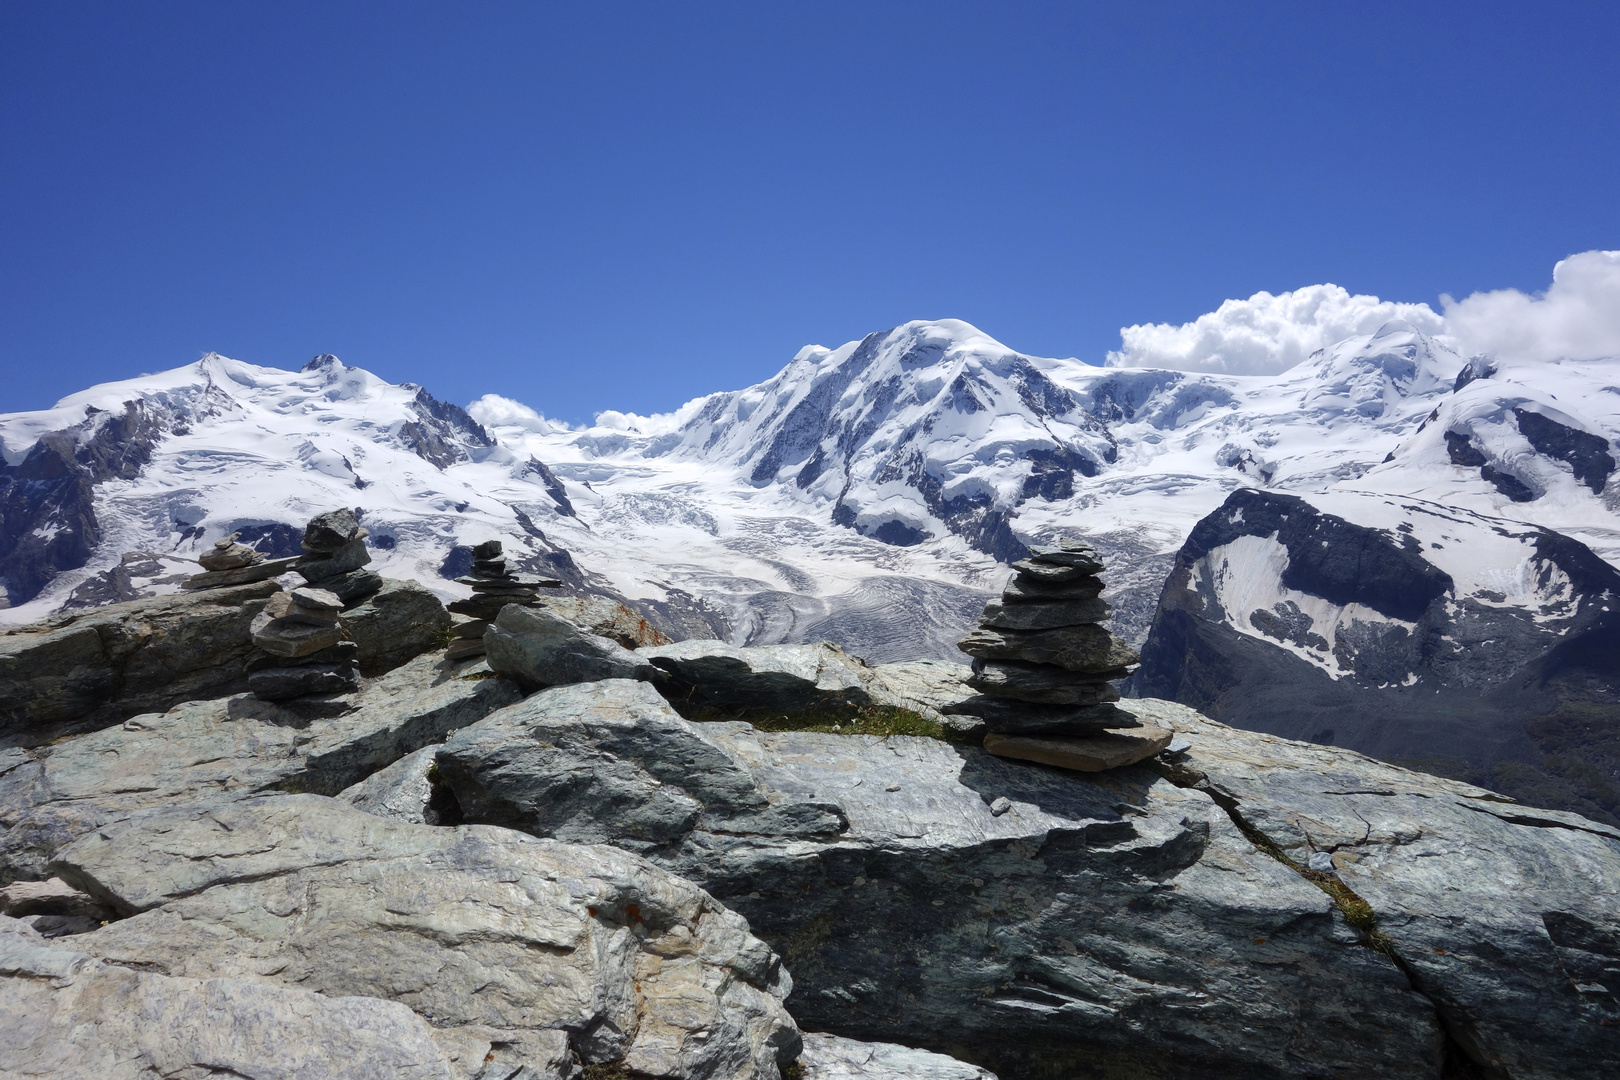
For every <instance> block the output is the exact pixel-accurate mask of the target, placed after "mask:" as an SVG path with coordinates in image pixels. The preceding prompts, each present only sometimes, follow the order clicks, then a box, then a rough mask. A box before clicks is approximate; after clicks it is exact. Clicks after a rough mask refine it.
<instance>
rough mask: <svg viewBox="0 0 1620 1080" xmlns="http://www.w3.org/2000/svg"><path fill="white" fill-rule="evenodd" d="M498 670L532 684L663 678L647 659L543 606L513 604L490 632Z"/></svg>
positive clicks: (488, 646)
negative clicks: (530, 606)
mask: <svg viewBox="0 0 1620 1080" xmlns="http://www.w3.org/2000/svg"><path fill="white" fill-rule="evenodd" d="M484 651H485V654H486V655H487V656H488V658H489V666H490V669H491V670H493V671H498V672H500V673H501V674H502V675H506V676H508V677H510V678H513V679H516V680H517V681H518V682H520V683H522V684H523V685H524V686H526V687H530V688H537V687H542V686H562V685H566V684H569V683H580V682H591V681H594V680H598V679H646V680H656V679H661V678H662V675H661V673H660V672H659V671H658V669H657V668H655V667H654V666H653V665H652V664H650V663H648V662H647V659H646V658H645V657H643V656H641V655H640V654H638V653H633V652H631V651H630V650H629V649H626V648H625V647H624V646H623V645H620V644H619V643H618V642H616V641H611V640H609V639H608V638H605V637H602V636H601V635H599V634H593V633H591V632H590V631H589V630H586V629H585V628H584V627H581V626H576V625H575V624H573V623H571V622H569V621H568V620H567V619H564V618H563V617H561V616H560V615H556V614H553V613H552V612H550V611H547V610H545V609H543V608H527V607H521V606H519V605H517V604H508V605H506V606H505V607H503V608H502V609H501V611H500V614H499V616H497V617H496V619H495V622H494V625H493V626H491V627H490V628H489V629H488V630H486V631H485V632H484Z"/></svg>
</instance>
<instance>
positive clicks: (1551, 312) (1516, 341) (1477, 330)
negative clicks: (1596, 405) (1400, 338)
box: [1440, 251, 1620, 360]
mask: <svg viewBox="0 0 1620 1080" xmlns="http://www.w3.org/2000/svg"><path fill="white" fill-rule="evenodd" d="M1440 302H1441V305H1442V306H1443V307H1444V308H1445V313H1446V328H1447V330H1448V331H1449V332H1450V333H1451V334H1452V335H1453V336H1455V337H1456V338H1457V341H1458V344H1460V345H1461V346H1462V347H1463V349H1464V350H1465V351H1467V352H1471V353H1478V352H1484V353H1492V354H1494V355H1497V356H1505V357H1510V358H1513V359H1520V360H1557V359H1565V360H1596V359H1598V358H1600V357H1607V356H1620V251H1583V252H1581V253H1580V254H1579V255H1571V256H1570V257H1569V258H1567V259H1564V260H1563V261H1561V262H1560V263H1559V264H1558V265H1557V266H1555V267H1553V280H1552V285H1551V286H1549V287H1548V289H1547V291H1546V292H1544V293H1536V294H1535V295H1534V296H1531V295H1527V294H1525V293H1522V292H1520V291H1519V290H1518V289H1494V290H1492V291H1491V292H1481V293H1474V294H1473V295H1472V296H1469V297H1465V298H1464V299H1462V300H1453V299H1452V298H1451V297H1449V296H1442V297H1441V298H1440Z"/></svg>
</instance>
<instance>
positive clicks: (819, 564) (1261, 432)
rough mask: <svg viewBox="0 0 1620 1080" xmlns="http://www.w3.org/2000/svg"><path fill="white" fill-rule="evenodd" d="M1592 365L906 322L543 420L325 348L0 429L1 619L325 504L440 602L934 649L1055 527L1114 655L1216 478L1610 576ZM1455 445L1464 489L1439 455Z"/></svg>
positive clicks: (1434, 346)
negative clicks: (1375, 504)
mask: <svg viewBox="0 0 1620 1080" xmlns="http://www.w3.org/2000/svg"><path fill="white" fill-rule="evenodd" d="M1615 369H1616V365H1615V363H1613V362H1608V363H1591V364H1584V365H1539V366H1538V367H1537V368H1536V369H1535V370H1530V369H1527V368H1515V367H1513V366H1511V365H1503V364H1494V365H1493V364H1492V363H1491V362H1489V361H1487V360H1484V359H1475V360H1470V359H1468V358H1465V357H1463V356H1461V355H1459V354H1458V353H1456V352H1455V351H1454V350H1452V349H1451V348H1450V346H1449V345H1448V344H1447V343H1446V342H1445V341H1443V340H1441V339H1436V338H1432V337H1428V336H1425V335H1423V334H1421V333H1418V332H1417V331H1416V330H1414V329H1413V328H1412V327H1410V326H1407V325H1405V324H1401V323H1390V324H1387V325H1385V326H1384V327H1383V328H1382V329H1380V330H1379V331H1378V332H1377V333H1375V334H1372V335H1368V336H1364V337H1357V338H1351V339H1348V340H1346V341H1344V342H1341V343H1339V344H1337V345H1335V346H1333V347H1331V348H1329V349H1325V350H1322V351H1320V352H1318V353H1316V354H1314V355H1313V356H1311V357H1310V358H1308V359H1307V360H1306V361H1305V362H1303V363H1301V364H1299V365H1297V366H1296V367H1295V368H1294V369H1292V370H1290V371H1288V372H1286V373H1284V374H1283V375H1281V376H1276V377H1240V376H1226V375H1201V374H1189V373H1183V372H1175V371H1165V370H1152V369H1109V368H1098V367H1094V366H1091V365H1087V364H1083V363H1080V362H1079V361H1076V360H1062V359H1047V358H1040V357H1031V356H1026V355H1023V354H1020V353H1018V352H1016V351H1014V350H1012V349H1009V348H1007V347H1006V346H1004V345H1001V344H1000V343H998V342H996V341H995V340H993V339H992V338H990V337H988V336H987V335H985V334H983V333H981V332H979V331H978V330H976V329H974V328H973V327H971V326H968V325H967V324H965V323H961V322H954V321H940V322H915V323H908V324H906V325H904V326H900V327H897V328H895V329H894V330H891V331H888V332H886V333H880V334H873V335H869V336H868V337H866V338H864V339H862V340H861V341H858V342H850V343H849V344H846V345H844V346H842V347H840V348H838V349H830V350H829V349H824V348H820V347H810V348H806V349H805V350H803V351H801V352H800V353H799V355H798V356H797V357H795V358H794V359H793V360H792V361H791V362H790V363H789V364H788V365H787V366H786V367H784V368H783V369H782V370H781V371H780V372H778V373H777V374H776V375H775V376H773V377H772V378H771V379H769V380H767V381H765V382H763V383H760V384H758V385H756V386H753V387H749V388H747V389H744V390H739V391H734V392H728V393H721V394H714V395H710V396H708V397H705V398H699V399H697V400H694V401H692V402H689V403H688V404H687V405H685V406H683V407H682V408H681V409H679V410H677V411H676V412H674V413H671V414H666V415H663V416H659V417H652V418H633V417H632V418H625V417H621V416H618V415H617V414H613V415H605V416H604V417H603V421H604V422H602V423H600V424H598V425H596V426H592V427H590V428H586V429H573V428H569V427H567V426H566V425H560V424H555V423H551V422H548V421H545V420H543V419H542V418H541V417H540V416H539V414H537V413H534V412H532V411H530V410H527V409H525V408H523V407H521V406H518V405H516V403H512V402H501V401H498V400H495V399H486V400H484V401H481V402H475V403H473V404H472V405H471V406H469V407H468V411H467V412H465V413H464V412H462V411H461V410H460V409H457V408H455V407H454V406H448V405H445V404H443V403H440V402H438V401H436V400H434V399H433V398H432V397H431V396H430V395H428V393H427V391H425V390H423V389H421V388H417V387H411V386H404V387H396V386H390V385H389V384H386V383H384V382H382V381H381V380H378V379H376V378H375V377H374V376H371V375H369V374H367V373H365V372H362V371H359V370H357V369H353V368H347V367H344V366H343V365H342V364H340V363H338V362H337V361H336V360H334V359H332V358H319V359H318V360H317V361H315V362H312V364H310V365H308V366H307V367H306V368H305V369H304V370H302V371H299V372H287V371H282V370H279V369H273V368H263V367H257V366H254V365H250V364H244V363H240V362H237V361H231V360H226V359H224V358H221V357H208V358H206V359H204V360H203V361H201V362H199V363H198V364H194V365H190V366H188V367H184V368H178V369H175V370H174V371H171V372H166V373H163V374H160V375H155V376H148V377H143V378H140V379H134V380H130V381H128V382H125V383H116V384H107V385H105V386H100V387H96V388H93V389H91V390H89V391H86V392H84V393H82V394H78V395H75V396H73V397H71V398H68V399H66V400H64V401H63V402H61V403H60V404H59V405H58V406H57V407H56V408H55V409H51V410H46V411H44V412H39V413H19V414H12V415H9V416H6V417H0V440H3V442H4V447H5V472H4V477H5V479H4V483H5V484H6V487H5V489H4V491H3V492H0V508H3V514H4V518H3V535H0V575H3V576H4V578H5V582H6V589H7V593H8V595H9V596H10V597H11V602H12V603H13V605H16V606H15V607H14V608H13V610H12V611H10V612H7V613H6V617H7V618H8V620H9V621H20V620H23V619H26V618H31V617H37V616H38V615H39V614H41V613H43V612H44V611H47V610H50V609H52V608H54V607H56V606H57V605H60V604H61V603H63V602H64V601H67V600H69V598H70V597H71V596H72V595H73V594H74V592H75V590H78V592H79V600H78V602H81V603H83V602H91V601H93V600H97V599H102V600H104V599H110V598H114V597H116V596H119V595H123V594H124V593H127V592H129V591H131V590H140V589H142V588H147V589H150V588H154V587H156V588H164V587H170V586H164V585H155V586H154V585H153V584H152V582H153V581H154V580H161V578H160V577H157V576H155V575H159V574H160V573H161V572H163V571H168V572H169V573H170V574H171V575H172V574H173V572H174V571H173V566H172V565H170V564H164V563H163V562H162V560H161V559H159V560H157V561H155V562H154V561H150V560H146V561H137V562H136V563H133V564H130V565H132V566H134V568H135V569H136V570H144V572H145V573H146V574H147V575H148V577H147V579H144V580H143V579H140V577H139V575H138V574H136V575H134V580H130V581H128V582H126V581H125V578H130V577H131V572H130V571H129V569H128V568H127V567H126V566H125V564H123V563H121V562H120V559H121V556H122V555H123V553H125V552H127V551H142V552H147V553H149V554H151V555H153V556H187V555H194V554H195V553H196V552H197V551H199V550H200V549H201V547H202V546H204V545H206V544H207V543H211V542H212V541H213V540H214V539H217V538H218V537H219V536H221V535H225V534H227V533H229V532H232V531H237V530H245V533H244V535H245V537H246V538H248V539H250V540H253V541H254V542H256V543H259V544H260V546H262V547H265V548H266V549H267V550H270V549H272V548H274V547H275V545H277V544H280V543H284V542H285V540H286V538H287V537H290V536H291V535H293V534H292V530H293V529H295V528H296V527H297V526H298V525H299V524H301V523H302V521H304V520H305V519H307V517H308V516H310V514H312V513H314V512H315V511H317V510H320V509H325V508H328V507H330V506H333V505H352V506H355V507H358V508H360V509H361V510H362V511H363V514H364V518H365V522H366V524H367V526H368V527H369V528H370V529H371V531H372V534H373V537H374V542H375V543H376V544H377V545H378V546H379V548H380V550H379V551H378V560H379V562H380V563H382V568H383V569H384V570H385V572H388V573H392V574H397V575H402V576H410V577H416V578H418V579H421V580H425V581H427V582H428V583H430V584H431V585H432V586H433V587H434V588H436V589H438V590H439V591H440V592H441V593H442V594H443V595H446V596H452V595H457V594H458V593H459V592H461V591H463V590H462V588H461V587H460V586H457V585H455V584H454V583H453V582H451V581H449V580H448V579H447V578H446V577H444V576H443V575H442V573H441V570H444V571H445V572H449V571H453V570H454V569H455V561H456V553H457V551H458V549H461V548H465V547H466V546H467V545H469V544H472V543H476V542H478V541H480V540H483V539H488V538H490V537H501V538H504V539H507V540H508V542H509V543H520V546H522V554H523V555H524V556H525V557H527V558H529V559H530V560H532V565H533V566H534V568H535V569H544V570H548V571H549V572H554V573H556V572H561V573H563V575H564V576H565V577H568V576H569V575H570V574H572V575H573V576H572V577H571V578H570V580H571V581H572V582H573V583H575V584H578V585H585V584H591V585H593V586H594V587H598V588H601V589H603V590H605V591H612V592H614V593H616V594H618V595H621V596H623V597H625V598H627V599H630V600H632V601H634V602H636V603H638V604H640V605H641V606H642V607H644V608H645V609H646V610H648V612H649V613H650V614H652V615H653V616H654V617H655V618H658V619H661V620H663V621H664V622H665V623H666V624H668V625H670V626H671V628H672V629H675V630H677V631H681V630H684V631H685V632H687V633H694V632H702V633H706V634H719V635H721V636H724V637H729V638H732V639H733V640H736V641H739V642H748V643H763V642H771V641H784V640H804V639H807V638H816V637H829V638H833V639H835V640H840V641H843V642H844V643H846V644H847V645H849V646H850V647H852V648H854V649H855V650H856V651H858V652H861V653H862V654H864V655H868V656H869V657H871V658H873V659H896V658H901V657H905V656H916V655H936V656H945V657H951V658H957V657H956V653H955V649H954V646H953V643H954V640H955V638H956V637H958V636H960V633H961V632H962V631H963V630H964V629H965V628H966V627H967V626H969V625H970V624H971V623H972V622H973V620H974V618H975V616H976V614H977V609H978V607H979V605H980V603H982V601H983V599H984V598H985V597H986V595H987V594H988V593H989V592H990V591H992V590H994V589H996V588H998V587H999V585H1000V583H1001V579H1002V577H1003V576H1004V574H1005V570H1004V568H1003V564H1004V562H1005V560H1007V559H1008V558H1010V557H1013V556H1015V555H1017V554H1018V553H1019V551H1020V550H1021V548H1022V545H1023V544H1025V543H1028V542H1032V541H1036V540H1043V539H1046V538H1049V537H1050V536H1052V535H1054V534H1056V533H1060V532H1075V533H1084V534H1087V535H1089V536H1090V537H1091V538H1092V539H1093V540H1094V542H1096V543H1098V544H1099V546H1101V547H1102V548H1103V549H1104V551H1105V552H1106V553H1107V554H1108V556H1109V560H1110V568H1111V569H1110V581H1111V583H1112V585H1113V588H1112V589H1111V590H1110V594H1109V595H1110V596H1111V598H1112V599H1113V601H1114V603H1115V606H1116V624H1117V625H1118V627H1119V629H1120V630H1121V631H1122V632H1124V633H1125V634H1126V635H1127V636H1129V637H1131V638H1133V639H1134V640H1137V641H1140V640H1142V639H1143V638H1144V637H1145V636H1146V634H1147V631H1148V626H1149V623H1150V621H1151V619H1152V617H1153V613H1154V610H1155V608H1156V605H1157V602H1158V599H1159V593H1160V589H1161V587H1162V585H1163V582H1164V579H1165V576H1166V574H1167V573H1168V572H1169V570H1170V568H1171V565H1172V563H1173V562H1174V560H1175V557H1176V553H1177V551H1178V550H1179V549H1180V548H1181V546H1182V543H1183V541H1184V540H1185V539H1186V538H1187V536H1188V535H1189V533H1190V532H1191V531H1192V529H1193V526H1194V525H1195V524H1196V523H1197V522H1198V521H1199V520H1201V519H1202V518H1204V517H1205V516H1206V515H1208V514H1210V513H1211V512H1213V511H1214V510H1215V509H1216V508H1217V507H1218V506H1220V505H1221V504H1222V503H1223V502H1224V501H1225V500H1226V498H1227V497H1228V496H1229V495H1230V494H1231V493H1232V492H1234V491H1237V490H1239V489H1243V488H1257V489H1263V490H1267V491H1274V492H1284V493H1295V494H1312V493H1317V492H1325V491H1341V490H1342V491H1348V492H1354V491H1365V492H1372V493H1375V494H1376V493H1383V494H1399V495H1406V496H1412V497H1416V498H1422V499H1427V500H1429V501H1430V502H1433V503H1437V504H1442V505H1448V506H1458V507H1462V508H1465V509H1467V510H1469V511H1471V512H1473V513H1475V514H1479V515H1483V516H1485V517H1491V518H1500V519H1504V520H1507V521H1523V522H1531V523H1535V524H1537V525H1541V526H1545V527H1548V528H1551V529H1554V530H1556V531H1559V532H1564V533H1567V534H1568V535H1570V536H1572V537H1574V538H1576V539H1578V540H1580V541H1582V542H1584V543H1586V544H1588V545H1589V546H1591V547H1592V548H1593V549H1594V550H1596V551H1598V552H1599V553H1600V554H1602V555H1603V556H1604V557H1606V558H1609V559H1611V560H1614V559H1617V558H1620V517H1617V509H1616V503H1615V493H1614V491H1613V490H1612V489H1611V487H1610V485H1609V484H1608V481H1607V479H1606V475H1607V474H1604V476H1605V478H1604V479H1602V482H1601V483H1600V484H1599V485H1598V487H1597V488H1596V489H1594V488H1593V486H1592V484H1593V479H1594V478H1596V477H1598V475H1599V474H1600V473H1602V468H1603V466H1602V456H1601V452H1599V451H1598V450H1597V449H1596V445H1597V444H1596V443H1594V442H1592V440H1596V439H1601V440H1604V443H1605V445H1606V444H1607V439H1608V438H1609V437H1610V436H1612V435H1613V434H1614V433H1615V432H1616V431H1617V430H1620V393H1616V392H1615V390H1614V389H1613V388H1614V386H1615V385H1616V384H1617V383H1620V378H1617V377H1616V370H1615ZM1460 376H1462V377H1460ZM92 410H96V411H92ZM1521 414H1522V416H1529V417H1532V419H1529V420H1524V419H1522V416H1521ZM1526 425H1528V428H1527V427H1526ZM1551 425H1556V426H1551ZM1526 430H1529V431H1532V432H1534V433H1535V435H1534V439H1532V436H1531V435H1528V434H1525V431H1526ZM1549 432H1551V435H1549V434H1548V433H1549ZM1448 433H1449V435H1448ZM1463 436H1466V439H1467V442H1466V443H1459V442H1458V439H1459V438H1461V437H1463ZM1534 440H1540V442H1539V443H1537V442H1535V441H1534ZM1458 446H1462V447H1463V449H1462V450H1459V449H1457V447H1458ZM1538 446H1539V447H1541V448H1539V449H1538ZM1471 453H1477V454H1478V455H1481V456H1483V457H1484V458H1486V459H1487V465H1489V468H1490V470H1491V477H1490V478H1488V477H1486V476H1485V475H1484V471H1483V470H1484V469H1485V466H1483V465H1475V464H1459V463H1457V457H1456V455H1458V454H1462V455H1463V457H1464V460H1466V461H1468V462H1472V461H1473V460H1474V459H1473V457H1471V456H1468V455H1469V454H1471ZM1571 461H1575V462H1578V463H1579V465H1578V467H1579V469H1580V470H1581V472H1580V476H1577V475H1576V468H1577V465H1572V464H1571V463H1570V462H1571ZM542 463H544V464H542ZM1492 463H1494V464H1492ZM1504 476H1510V477H1513V478H1515V479H1516V480H1517V482H1519V483H1522V484H1524V485H1525V487H1526V489H1527V490H1529V491H1531V492H1532V493H1533V494H1534V497H1533V498H1532V499H1531V500H1530V501H1516V499H1518V498H1521V497H1522V495H1523V492H1518V491H1517V489H1510V490H1509V492H1508V493H1504V490H1503V487H1502V484H1503V481H1502V479H1501V478H1502V477H1504ZM278 529H279V530H280V531H279V532H278ZM570 553H571V555H572V557H573V558H572V560H571V559H570ZM576 563H577V567H578V568H583V572H588V573H590V574H593V575H594V576H593V577H591V578H590V579H589V580H588V581H587V579H586V578H585V577H582V576H580V574H581V573H582V571H581V570H580V569H577V568H576ZM121 573H122V574H123V577H120V574H121Z"/></svg>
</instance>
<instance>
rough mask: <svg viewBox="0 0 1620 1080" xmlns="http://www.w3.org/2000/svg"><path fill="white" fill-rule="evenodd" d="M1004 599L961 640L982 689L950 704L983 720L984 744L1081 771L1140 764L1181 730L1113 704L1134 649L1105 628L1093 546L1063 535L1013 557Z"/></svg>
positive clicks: (995, 751)
mask: <svg viewBox="0 0 1620 1080" xmlns="http://www.w3.org/2000/svg"><path fill="white" fill-rule="evenodd" d="M1013 570H1014V574H1013V577H1012V580H1011V581H1009V582H1008V583H1007V588H1006V590H1005V591H1004V592H1003V593H1002V598H1001V600H1000V601H999V602H997V601H992V602H991V603H989V604H986V605H985V608H984V616H983V618H982V619H981V620H980V623H979V628H978V629H977V630H975V631H974V632H973V633H971V634H969V635H968V636H967V637H965V638H963V639H962V641H961V643H960V645H959V646H958V647H959V648H960V649H961V650H962V651H963V652H965V653H967V654H968V655H969V656H972V657H974V660H973V675H972V677H970V678H969V679H968V680H967V683H968V685H969V686H971V687H972V688H973V689H975V690H977V691H979V692H978V693H977V694H976V695H974V696H973V697H970V698H968V699H967V700H965V701H962V702H960V703H959V704H956V705H953V706H951V708H950V711H951V712H953V713H958V714H962V715H967V716H974V717H978V718H979V719H981V720H983V721H984V725H985V729H986V731H987V734H986V735H985V738H984V748H985V749H986V750H988V751H990V753H992V754H997V755H999V756H1001V757H1010V758H1022V759H1025V760H1028V761H1038V762H1041V763H1043V764H1047V765H1056V766H1059V767H1061V768H1066V769H1076V770H1079V771H1081V772H1102V771H1104V770H1106V769H1117V768H1120V767H1122V766H1125V765H1134V764H1136V763H1137V762H1138V761H1142V760H1145V759H1146V758H1150V757H1152V756H1153V755H1154V754H1157V753H1159V752H1160V751H1162V750H1164V749H1165V748H1166V747H1168V746H1169V745H1170V742H1171V740H1172V738H1173V737H1174V732H1171V731H1168V730H1165V729H1163V728H1157V727H1148V726H1145V725H1143V724H1142V723H1141V722H1140V721H1138V720H1137V719H1136V718H1135V717H1133V716H1132V715H1131V714H1130V713H1129V712H1126V711H1125V710H1123V709H1119V708H1117V707H1115V706H1114V705H1113V704H1111V703H1112V702H1116V701H1118V700H1119V691H1118V690H1116V689H1115V688H1114V687H1113V686H1112V685H1111V683H1112V681H1113V680H1116V679H1122V678H1124V677H1126V676H1127V675H1129V674H1130V673H1131V671H1132V670H1133V665H1135V663H1136V662H1137V655H1136V652H1135V650H1133V649H1132V648H1131V647H1130V646H1129V645H1127V644H1125V642H1123V641H1121V640H1120V639H1119V638H1117V637H1115V636H1114V635H1113V634H1111V633H1110V632H1108V631H1107V630H1105V629H1103V627H1102V626H1100V625H1098V624H1100V623H1101V622H1102V621H1103V620H1104V619H1106V618H1108V615H1109V610H1108V604H1107V603H1105V602H1104V601H1103V600H1102V599H1101V596H1100V594H1101V593H1102V590H1103V582H1102V579H1101V578H1100V577H1098V575H1099V574H1101V573H1102V571H1103V563H1102V559H1101V558H1099V557H1098V555H1097V552H1096V550H1095V549H1094V548H1092V547H1091V546H1090V545H1089V544H1086V543H1083V542H1080V541H1075V540H1060V541H1059V542H1057V543H1056V544H1055V545H1053V546H1050V547H1036V548H1031V549H1030V552H1029V557H1028V558H1026V559H1024V560H1023V561H1021V562H1016V563H1014V564H1013Z"/></svg>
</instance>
